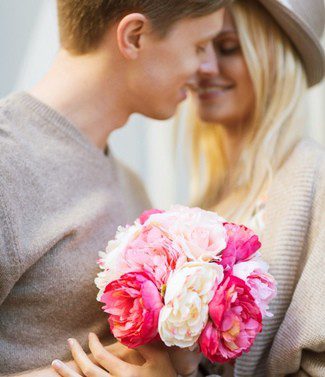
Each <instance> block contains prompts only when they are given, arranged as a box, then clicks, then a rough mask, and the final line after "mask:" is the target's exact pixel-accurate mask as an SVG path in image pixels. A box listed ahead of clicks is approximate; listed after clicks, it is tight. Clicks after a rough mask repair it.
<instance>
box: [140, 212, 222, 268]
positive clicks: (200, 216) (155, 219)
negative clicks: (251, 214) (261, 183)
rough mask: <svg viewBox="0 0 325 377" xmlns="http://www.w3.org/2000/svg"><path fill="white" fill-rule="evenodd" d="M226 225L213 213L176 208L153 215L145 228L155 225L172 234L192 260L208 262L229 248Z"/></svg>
mask: <svg viewBox="0 0 325 377" xmlns="http://www.w3.org/2000/svg"><path fill="white" fill-rule="evenodd" d="M223 223H224V219H222V218H221V217H219V216H218V215H217V214H216V213H214V212H210V211H204V210H202V209H200V208H188V207H184V206H174V207H172V208H171V209H170V210H169V211H166V212H164V213H158V214H153V215H151V216H150V218H149V219H148V221H147V222H146V225H149V224H152V225H154V226H156V227H159V228H160V229H162V230H163V231H164V232H165V233H166V234H169V235H170V237H172V239H173V240H174V241H175V242H177V243H178V244H179V245H180V247H181V248H182V249H183V250H184V252H185V254H186V255H187V257H188V259H189V260H198V259H200V260H203V261H206V262H209V261H210V260H213V259H216V258H218V255H219V254H220V252H221V251H222V250H223V249H224V248H225V247H226V244H227V235H226V230H225V228H224V226H223Z"/></svg>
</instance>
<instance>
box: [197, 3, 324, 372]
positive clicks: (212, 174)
mask: <svg viewBox="0 0 325 377" xmlns="http://www.w3.org/2000/svg"><path fill="white" fill-rule="evenodd" d="M323 28H324V3H323V0H313V1H306V0H287V1H278V0H259V1H257V0H235V2H234V3H233V4H232V5H231V6H230V7H229V8H228V10H227V12H226V16H225V22H224V26H223V28H222V30H221V32H220V33H219V34H218V36H217V38H216V40H215V54H216V60H215V66H214V69H212V70H210V71H208V70H207V71H206V72H204V73H203V74H201V76H200V82H199V86H198V88H197V89H196V90H195V91H194V101H195V105H196V110H197V111H196V114H195V119H196V120H195V122H194V127H193V134H192V136H193V152H194V161H195V163H194V165H193V166H194V173H195V175H194V177H195V180H194V183H195V186H194V189H195V194H196V196H195V198H196V199H195V204H196V205H199V206H201V207H204V208H207V209H214V210H216V211H217V212H218V213H220V214H221V215H222V216H224V217H225V218H227V219H228V220H231V221H235V222H241V223H244V224H246V225H248V226H250V227H252V228H254V229H255V230H256V231H257V232H259V233H260V235H261V237H262V244H263V247H262V254H263V257H264V259H265V260H267V261H268V262H269V264H270V270H271V273H272V274H273V275H274V277H275V278H276V280H277V283H278V295H277V298H276V299H275V300H274V302H273V306H272V307H271V312H273V313H274V317H273V318H268V319H267V320H266V321H265V323H264V331H263V333H262V334H260V336H259V337H258V338H257V340H256V342H255V344H254V345H253V347H252V348H251V351H250V352H249V353H248V354H245V355H243V356H242V357H241V358H240V359H238V360H237V362H236V363H235V366H234V370H229V369H231V368H230V367H229V366H227V367H226V368H225V369H227V375H235V376H250V377H251V376H254V377H256V376H266V375H267V376H274V377H281V376H286V375H289V374H290V375H294V376H325V300H324V299H323V295H322V293H323V292H324V291H325V278H324V273H323V272H322V263H324V261H325V237H324V232H323V231H322V228H323V227H324V226H325V157H324V151H323V150H322V149H321V148H320V147H319V146H318V145H317V144H316V143H314V142H312V141H310V140H304V139H303V136H302V135H303V126H304V120H303V118H302V115H303V114H302V113H303V112H302V111H301V110H302V109H303V108H302V101H303V98H304V95H305V92H306V90H307V88H308V86H309V87H310V86H312V85H314V84H316V83H318V82H319V81H321V80H322V78H323V75H324V52H323V49H322V47H321V45H320V42H319V37H320V36H321V34H322V31H323ZM202 166H204V169H202ZM202 182H204V184H202ZM215 371H216V367H215ZM209 372H213V368H212V369H211V367H210V369H209ZM219 373H220V370H219Z"/></svg>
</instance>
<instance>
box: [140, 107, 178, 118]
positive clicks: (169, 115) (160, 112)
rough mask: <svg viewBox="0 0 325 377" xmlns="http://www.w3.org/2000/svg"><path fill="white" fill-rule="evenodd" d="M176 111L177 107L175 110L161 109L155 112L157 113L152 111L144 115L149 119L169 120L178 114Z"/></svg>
mask: <svg viewBox="0 0 325 377" xmlns="http://www.w3.org/2000/svg"><path fill="white" fill-rule="evenodd" d="M176 110H177V107H175V108H173V109H168V110H164V111H163V110H162V109H159V110H158V111H155V112H153V111H152V112H150V113H147V114H144V115H146V116H147V117H149V118H152V119H156V120H168V119H170V118H172V117H173V116H174V115H175V114H176Z"/></svg>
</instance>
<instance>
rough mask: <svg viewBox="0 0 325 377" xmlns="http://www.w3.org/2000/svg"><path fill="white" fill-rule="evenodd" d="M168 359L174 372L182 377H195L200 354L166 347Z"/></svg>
mask: <svg viewBox="0 0 325 377" xmlns="http://www.w3.org/2000/svg"><path fill="white" fill-rule="evenodd" d="M168 353H169V357H170V359H171V362H172V364H173V366H174V368H175V370H176V372H177V373H178V374H180V375H182V376H184V377H187V376H188V377H192V376H196V374H197V371H198V367H199V364H200V361H201V360H202V354H200V353H199V352H198V351H190V350H189V349H188V348H179V347H168Z"/></svg>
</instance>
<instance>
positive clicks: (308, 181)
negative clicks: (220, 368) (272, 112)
mask: <svg viewBox="0 0 325 377" xmlns="http://www.w3.org/2000/svg"><path fill="white" fill-rule="evenodd" d="M324 227H325V153H324V150H323V149H321V148H320V147H319V146H318V145H317V144H316V143H314V142H312V141H311V140H305V141H302V142H301V143H299V144H298V146H297V147H296V148H295V150H294V151H293V153H292V154H291V156H290V158H289V159H288V160H287V162H286V163H285V165H284V166H283V168H282V169H281V170H280V171H279V172H278V174H277V175H276V177H275V179H274V182H273V184H272V187H271V191H270V195H269V200H268V202H267V205H266V211H265V231H264V236H263V239H262V244H263V248H262V253H263V257H264V258H265V260H266V261H267V262H268V263H269V264H270V271H271V273H272V274H273V275H274V277H275V279H276V280H277V283H278V295H277V298H276V299H275V300H274V301H273V303H272V304H271V312H273V313H274V317H273V318H269V319H266V320H265V323H264V330H263V332H262V334H260V336H259V337H258V338H257V340H256V342H255V344H254V346H253V347H252V349H251V351H250V353H249V354H246V355H244V356H243V357H241V359H239V360H238V361H237V362H236V366H235V376H236V377H244V376H245V377H246V376H250V377H252V376H254V377H255V376H256V377H257V376H270V377H282V376H287V375H293V376H297V377H298V376H299V377H303V376H313V377H321V376H325V297H324V295H325V271H324V266H325V231H324Z"/></svg>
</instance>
